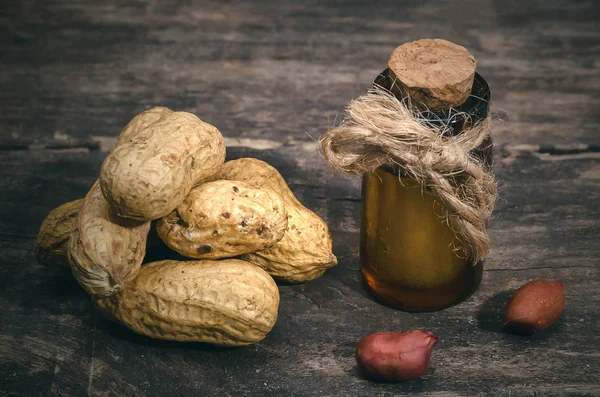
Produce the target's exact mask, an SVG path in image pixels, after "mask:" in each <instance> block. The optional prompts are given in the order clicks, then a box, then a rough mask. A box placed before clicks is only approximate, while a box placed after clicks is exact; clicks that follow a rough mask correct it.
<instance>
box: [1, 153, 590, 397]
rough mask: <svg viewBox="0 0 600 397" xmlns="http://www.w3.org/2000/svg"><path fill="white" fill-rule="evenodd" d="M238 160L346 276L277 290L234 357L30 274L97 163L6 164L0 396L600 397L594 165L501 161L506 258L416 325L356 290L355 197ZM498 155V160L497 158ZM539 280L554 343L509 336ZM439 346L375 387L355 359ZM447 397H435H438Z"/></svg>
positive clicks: (322, 181)
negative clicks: (368, 352)
mask: <svg viewBox="0 0 600 397" xmlns="http://www.w3.org/2000/svg"><path fill="white" fill-rule="evenodd" d="M307 148H308V146H304V149H303V148H302V147H297V146H294V147H281V148H278V149H277V150H265V151H258V150H254V149H248V148H232V149H230V150H229V151H228V157H229V158H238V157H243V156H251V157H259V158H262V159H264V160H266V161H268V162H270V163H272V164H273V165H275V166H276V167H277V168H278V169H279V170H280V171H281V172H282V174H283V175H284V176H285V178H286V179H287V180H288V181H290V186H291V188H292V190H293V191H294V193H295V194H296V195H297V196H298V197H299V198H300V199H301V200H302V201H303V202H304V203H305V204H306V205H307V206H308V207H310V208H312V209H314V210H315V211H316V212H317V213H318V214H319V215H321V216H323V217H324V218H325V219H326V220H327V221H328V223H329V225H330V227H331V229H332V230H333V239H334V251H335V253H336V254H337V255H338V257H339V258H340V263H339V264H338V266H336V267H334V268H332V269H330V270H328V271H327V272H326V273H325V275H324V276H323V277H321V278H320V279H317V280H315V281H313V282H310V283H306V284H301V285H280V291H281V297H282V299H281V306H280V316H279V320H278V322H277V325H276V326H275V328H274V330H273V331H272V333H270V334H269V336H268V337H267V339H266V340H264V341H263V342H261V343H259V344H257V345H254V346H249V347H245V348H239V349H220V348H213V347H209V346H203V345H199V344H180V343H171V342H161V341H153V340H150V339H148V338H145V337H140V336H137V335H135V334H133V333H131V332H129V331H128V330H126V329H124V328H122V327H119V326H117V325H115V324H113V323H111V322H109V321H107V320H105V319H104V318H102V317H101V315H100V314H99V313H98V312H97V311H95V310H94V309H93V307H92V306H91V304H90V303H89V299H88V297H87V296H86V295H85V293H84V292H82V291H81V289H80V288H79V287H78V286H77V285H76V283H75V282H74V281H73V280H72V279H71V276H70V274H69V271H68V270H66V269H50V268H43V267H41V266H39V265H37V264H35V262H34V259H33V256H32V245H33V240H34V238H35V233H36V229H37V227H38V225H39V223H40V222H41V220H42V219H43V217H44V216H45V214H46V213H47V212H48V211H49V210H50V209H51V208H53V207H55V206H57V205H59V204H60V203H61V202H63V201H67V200H72V199H75V198H77V197H81V196H82V195H83V194H84V193H85V191H86V190H87V189H88V188H89V186H90V185H91V184H92V183H93V181H94V179H95V177H96V174H97V172H98V168H99V165H100V163H101V161H102V159H103V156H104V154H103V153H98V152H96V153H85V152H75V153H73V152H51V151H30V152H7V153H1V154H0V164H1V165H2V167H1V170H2V177H1V178H0V191H1V192H2V195H1V196H0V220H1V223H0V230H2V238H1V239H0V245H1V247H0V249H1V251H0V252H2V262H3V266H2V267H1V268H0V272H1V277H0V280H1V281H0V291H2V292H1V293H0V304H1V305H2V307H3V308H5V310H3V311H2V312H0V357H1V361H0V373H1V374H2V375H1V376H0V377H1V378H0V391H3V392H4V393H7V394H9V395H16V396H34V395H44V396H45V395H49V394H52V395H60V396H80V395H86V394H89V395H92V396H100V395H119V396H134V395H135V396H144V395H148V396H150V395H152V396H163V395H164V396H177V395H182V396H189V395H232V396H233V395H236V396H237V395H240V396H258V395H281V396H284V395H285V396H288V395H298V396H321V395H335V396H337V395H384V396H385V395H398V394H406V395H425V394H427V395H430V394H431V395H464V396H472V395H483V394H485V395H499V396H508V395H510V396H531V395H534V393H535V395H539V396H542V395H548V396H550V395H561V396H565V395H573V396H575V395H577V396H579V395H598V393H600V379H599V378H598V373H600V360H599V359H598V358H599V357H600V349H599V346H600V336H599V335H598V332H597V330H598V329H599V327H600V319H599V318H598V316H597V315H596V307H598V304H599V303H600V294H599V293H598V286H599V285H600V269H599V266H598V248H597V241H598V239H599V237H600V228H598V220H599V219H600V216H599V211H600V208H598V206H597V202H598V199H599V196H600V161H598V160H597V159H593V158H592V159H586V158H583V159H570V158H567V159H566V160H555V159H552V160H548V159H540V158H538V157H536V156H535V155H533V154H520V155H517V156H515V157H514V158H509V160H508V161H506V162H501V161H498V163H497V166H496V172H497V174H498V178H499V179H500V181H501V185H500V194H501V200H500V202H499V206H498V211H497V218H496V219H495V220H494V221H493V222H492V225H491V233H492V235H493V236H494V238H495V241H496V247H495V248H494V250H493V251H492V253H491V255H490V256H489V258H488V259H487V261H486V272H485V275H484V280H483V284H482V286H481V287H480V289H479V290H478V291H477V292H476V293H475V295H474V296H472V297H471V298H470V299H468V300H467V301H465V302H463V303H461V304H459V305H457V306H455V307H453V308H450V309H447V310H444V311H441V312H435V313H425V314H423V313H422V314H411V313H404V312H400V311H396V310H393V309H390V308H387V307H385V306H382V305H380V304H378V303H377V302H376V301H374V299H373V298H372V297H371V296H370V295H369V294H368V292H367V291H366V289H365V287H364V286H363V284H362V282H361V278H360V272H359V268H358V257H357V254H358V252H357V245H358V230H359V216H360V202H359V200H358V197H359V194H360V191H359V187H358V183H357V180H356V179H352V178H343V177H340V176H339V175H335V174H332V173H331V172H330V171H328V170H326V169H325V168H324V165H323V162H322V160H320V157H319V155H318V153H317V152H316V151H313V150H305V149H307ZM499 158H500V157H499ZM534 278H544V279H559V280H562V281H563V282H564V283H565V287H566V293H567V307H566V311H565V313H564V316H563V318H562V319H561V320H560V322H559V323H558V324H557V326H555V327H553V328H552V329H551V330H550V331H548V332H546V333H544V334H540V335H536V336H533V337H520V336H515V335H510V334H506V333H505V332H503V331H502V325H501V312H502V310H503V308H504V305H505V302H506V299H507V297H508V296H509V294H510V291H512V290H514V289H516V288H517V287H518V286H520V285H522V284H524V283H525V282H527V281H529V280H531V279H534ZM413 328H422V329H427V330H430V331H432V332H434V333H435V334H437V335H438V336H439V337H440V342H439V343H438V345H437V346H436V348H435V349H434V353H433V358H432V366H431V369H430V370H429V372H428V373H427V374H426V375H425V376H424V377H423V378H422V379H420V380H416V381H412V382H407V383H403V384H377V383H372V382H369V381H367V380H365V379H363V378H362V376H361V375H360V373H359V372H358V370H357V368H356V366H355V362H354V357H353V354H354V348H355V344H356V342H357V341H358V340H359V339H360V338H361V337H362V336H364V335H366V334H369V333H371V332H375V331H382V330H408V329H413ZM436 393H437V394H436Z"/></svg>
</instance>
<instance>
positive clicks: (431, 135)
mask: <svg viewBox="0 0 600 397" xmlns="http://www.w3.org/2000/svg"><path fill="white" fill-rule="evenodd" d="M489 124H490V123H489V118H487V119H485V120H484V121H482V122H481V123H479V124H477V125H476V126H474V127H472V128H470V129H468V130H465V131H463V132H461V133H460V134H457V135H449V136H448V135H445V134H444V132H445V131H446V130H447V129H448V126H443V125H442V126H437V125H433V124H432V123H430V122H429V121H427V120H425V119H424V118H423V117H422V116H421V114H420V113H419V111H418V110H412V108H411V106H410V103H405V102H403V101H400V100H398V99H397V98H396V97H395V96H394V95H393V94H392V93H390V92H389V91H387V90H385V89H383V88H381V87H377V86H376V87H374V88H372V89H371V90H370V91H369V92H368V93H367V94H365V95H363V96H361V97H359V98H357V99H355V100H353V101H352V102H350V104H349V105H348V107H347V108H346V110H345V117H344V120H343V122H342V123H341V125H340V126H337V127H333V128H330V129H329V130H328V131H327V132H326V133H325V134H324V135H323V136H322V137H321V139H320V143H321V148H322V151H323V155H324V156H325V159H326V160H327V162H328V163H329V164H330V166H331V167H333V168H334V169H337V170H339V171H342V172H345V173H350V174H364V173H368V172H371V171H374V170H375V169H376V168H378V167H380V166H389V167H392V168H397V169H399V171H400V172H399V177H408V178H412V179H414V180H416V181H417V182H419V183H420V184H421V186H422V187H423V188H424V190H425V189H427V190H430V191H431V192H432V193H433V194H434V195H436V196H437V197H438V198H439V200H440V202H441V203H442V204H444V206H445V208H446V211H445V213H444V214H443V219H444V221H445V222H447V223H448V225H449V226H450V227H451V228H452V229H453V230H454V232H455V234H456V237H457V239H458V240H459V241H460V243H461V248H462V250H464V252H465V254H466V255H467V256H468V257H470V258H472V260H473V263H474V264H475V263H477V262H478V261H480V260H481V259H483V258H484V257H485V256H486V254H487V252H488V251H489V248H490V246H491V240H490V237H489V236H488V234H487V231H486V227H487V221H488V218H489V217H490V216H491V214H492V211H493V210H494V204H495V201H496V195H497V193H496V183H495V181H494V176H493V174H492V172H491V170H489V169H487V168H486V167H485V166H484V164H483V162H482V160H480V159H479V158H478V157H476V156H475V155H474V154H472V151H473V150H474V149H476V148H478V147H479V146H480V145H481V144H482V143H483V142H484V140H485V139H486V138H488V137H489V136H490V134H491V130H490V127H489Z"/></svg>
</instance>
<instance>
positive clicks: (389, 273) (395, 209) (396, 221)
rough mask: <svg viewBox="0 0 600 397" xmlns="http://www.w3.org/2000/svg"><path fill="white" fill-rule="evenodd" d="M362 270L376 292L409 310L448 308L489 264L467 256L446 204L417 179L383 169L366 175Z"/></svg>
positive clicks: (467, 292) (373, 291)
mask: <svg viewBox="0 0 600 397" xmlns="http://www.w3.org/2000/svg"><path fill="white" fill-rule="evenodd" d="M363 200H364V204H363V213H362V227H361V234H362V235H361V247H360V256H361V269H362V273H363V276H364V278H365V281H366V283H367V285H368V287H369V289H370V290H371V292H372V293H373V294H374V295H375V296H376V297H377V298H379V299H380V300H381V301H383V302H385V303H388V304H389V305H391V306H394V307H397V308H400V309H403V310H407V311H430V310H439V309H442V308H445V307H448V306H450V305H452V304H454V303H456V302H458V301H460V300H462V299H463V298H465V297H467V296H468V295H469V294H470V293H471V292H472V291H473V290H474V289H475V288H477V286H478V285H479V283H480V281H481V276H482V270H483V265H482V264H481V263H479V264H477V265H476V266H473V263H472V261H471V260H470V259H469V258H465V257H463V256H461V253H462V250H460V243H459V242H458V241H457V240H456V237H455V235H454V232H453V231H452V230H451V229H450V227H448V225H447V224H445V223H443V222H442V218H441V214H442V211H443V208H442V207H441V204H439V202H438V201H436V200H435V197H434V196H433V195H432V194H430V193H428V192H423V194H422V188H421V186H420V185H419V184H418V183H417V182H415V181H414V180H412V179H408V178H402V179H401V180H399V178H398V175H397V174H394V173H393V172H391V171H390V170H385V169H383V168H379V169H377V170H375V171H374V172H372V173H370V174H367V175H365V176H364V179H363Z"/></svg>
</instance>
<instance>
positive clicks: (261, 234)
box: [157, 181, 288, 259]
mask: <svg viewBox="0 0 600 397" xmlns="http://www.w3.org/2000/svg"><path fill="white" fill-rule="evenodd" d="M287 222H288V221H287V212H286V211H285V208H284V205H283V200H282V198H281V197H280V196H279V195H278V194H277V193H275V192H274V191H273V190H271V189H266V188H265V189H255V188H253V187H251V186H249V185H247V184H246V183H244V182H239V181H214V182H207V183H203V184H202V185H200V186H197V187H195V188H193V189H192V190H191V191H190V194H188V196H187V197H186V198H185V200H183V202H182V203H181V204H180V205H179V206H178V207H177V209H176V210H175V211H173V212H171V213H170V214H169V215H167V216H166V217H164V218H161V219H160V220H158V222H157V231H158V235H159V236H160V237H161V239H162V240H163V241H164V242H165V244H167V245H168V246H169V247H170V248H171V249H173V250H175V251H177V252H178V253H180V254H181V255H184V256H187V257H191V258H202V259H218V258H227V257H232V256H237V255H241V254H246V253H250V252H255V251H259V250H262V249H265V248H267V247H270V246H272V245H273V244H275V243H277V242H278V241H279V240H281V238H282V237H283V235H284V234H285V230H286V228H287Z"/></svg>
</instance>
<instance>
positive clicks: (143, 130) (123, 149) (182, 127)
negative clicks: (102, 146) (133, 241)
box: [100, 108, 225, 221]
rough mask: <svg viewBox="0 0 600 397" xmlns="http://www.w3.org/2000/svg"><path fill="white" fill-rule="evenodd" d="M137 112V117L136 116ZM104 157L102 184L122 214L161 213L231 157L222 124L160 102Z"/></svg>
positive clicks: (154, 216)
mask: <svg viewBox="0 0 600 397" xmlns="http://www.w3.org/2000/svg"><path fill="white" fill-rule="evenodd" d="M136 118H137V120H136ZM136 118H134V120H132V121H131V122H130V123H129V124H128V126H127V127H126V128H125V130H124V131H123V136H122V137H120V138H119V139H118V141H117V143H116V144H115V147H114V148H113V150H112V151H111V153H110V154H109V155H108V157H107V158H106V159H105V160H104V163H103V164H102V168H101V171H100V187H101V189H102V193H103V194H104V197H105V198H106V199H107V200H108V202H109V203H110V204H111V205H112V206H113V207H115V208H116V209H117V213H118V215H119V216H121V217H127V218H132V219H137V220H143V221H146V220H153V219H158V218H161V217H163V216H165V215H167V214H169V213H170V212H171V211H173V210H174V209H175V208H176V207H177V206H178V205H179V204H180V203H181V202H182V201H183V199H184V198H185V197H186V196H187V195H188V193H189V192H190V190H191V189H192V187H193V186H194V185H195V184H197V183H199V182H201V181H202V180H203V179H205V178H207V177H210V176H211V175H213V174H214V173H215V172H216V171H217V170H218V168H219V166H220V165H221V164H222V163H223V161H224V160H225V143H224V140H223V136H222V135H221V133H220V132H219V130H218V129H217V128H215V127H214V126H212V125H210V124H208V123H205V122H203V121H202V120H200V119H199V118H198V117H196V116H194V115H193V114H191V113H186V112H171V111H170V110H169V109H166V108H158V109H156V108H154V109H150V110H148V111H146V112H144V113H143V114H141V115H138V116H137V117H136Z"/></svg>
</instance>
